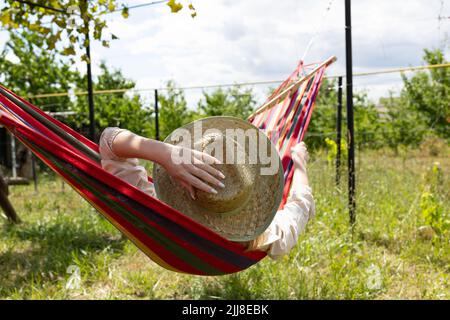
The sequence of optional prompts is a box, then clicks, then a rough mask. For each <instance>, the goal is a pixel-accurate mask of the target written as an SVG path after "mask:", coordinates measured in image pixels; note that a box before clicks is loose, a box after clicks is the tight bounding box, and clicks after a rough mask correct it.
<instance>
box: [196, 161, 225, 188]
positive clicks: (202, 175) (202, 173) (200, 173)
mask: <svg viewBox="0 0 450 320" xmlns="http://www.w3.org/2000/svg"><path fill="white" fill-rule="evenodd" d="M198 166H200V165H198ZM198 166H195V165H192V166H188V170H189V172H190V173H191V174H192V175H194V176H196V177H197V178H199V179H201V180H202V181H204V182H208V183H210V184H212V185H215V186H218V187H221V188H225V185H224V184H223V183H222V182H221V181H219V180H218V179H216V178H214V177H213V176H212V175H211V174H209V173H208V172H207V171H206V170H204V169H203V168H200V167H198Z"/></svg>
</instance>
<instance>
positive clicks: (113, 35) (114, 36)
mask: <svg viewBox="0 0 450 320" xmlns="http://www.w3.org/2000/svg"><path fill="white" fill-rule="evenodd" d="M111 39H112V40H116V39H119V37H118V36H116V35H115V34H114V33H111Z"/></svg>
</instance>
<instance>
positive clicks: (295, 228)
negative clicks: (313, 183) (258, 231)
mask: <svg viewBox="0 0 450 320" xmlns="http://www.w3.org/2000/svg"><path fill="white" fill-rule="evenodd" d="M314 215H315V203H314V198H313V196H312V193H311V188H310V187H309V186H306V185H304V186H302V187H301V188H300V190H293V192H292V194H291V197H290V198H289V200H288V202H287V203H286V205H285V206H284V208H283V209H282V210H280V211H278V212H277V214H276V215H275V218H274V219H273V221H272V223H271V224H270V226H269V227H268V228H267V229H266V231H265V232H264V234H263V236H264V238H265V241H264V242H263V243H262V246H266V247H267V246H269V247H268V250H267V253H268V255H269V256H270V257H271V258H273V259H277V258H279V257H281V256H283V255H285V254H287V253H289V252H290V251H291V250H292V248H293V247H294V246H295V245H296V244H297V240H298V237H299V235H300V234H301V233H302V232H303V231H304V230H305V228H306V224H307V223H308V221H309V219H310V218H312V217H313V216H314Z"/></svg>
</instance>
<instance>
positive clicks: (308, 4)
mask: <svg viewBox="0 0 450 320" xmlns="http://www.w3.org/2000/svg"><path fill="white" fill-rule="evenodd" d="M148 2H151V1H150V0H135V1H131V0H130V1H127V2H126V3H127V4H129V5H136V4H140V3H148ZM192 2H193V4H194V6H195V7H196V10H197V17H196V18H194V19H192V18H191V17H190V13H189V11H188V10H182V11H181V12H180V13H178V14H171V13H170V9H169V8H168V7H167V6H166V5H165V4H157V5H153V6H148V7H141V8H137V9H134V10H130V16H129V18H128V19H124V18H122V16H121V15H120V13H117V14H110V15H108V17H107V21H108V26H109V29H108V31H107V32H111V33H113V34H115V35H116V36H118V37H119V40H114V41H113V42H112V43H111V46H110V48H103V47H102V46H101V45H100V44H94V45H93V46H92V53H91V54H92V59H93V63H94V69H93V72H94V75H95V74H98V72H99V68H98V63H99V62H100V61H101V60H103V61H105V62H106V63H107V64H108V65H109V66H112V67H114V68H119V69H121V70H122V72H123V74H124V75H125V76H126V77H127V78H130V79H132V80H134V81H136V83H137V88H140V89H147V88H149V89H150V88H160V87H164V86H165V83H166V82H167V81H168V80H171V79H172V80H174V81H175V82H176V84H177V85H178V86H181V87H186V86H199V85H211V84H221V83H236V82H237V83H241V82H254V81H270V80H283V79H284V78H286V77H287V76H288V75H289V74H290V73H291V71H292V70H293V69H294V68H295V66H296V64H297V62H298V61H299V60H300V59H301V58H302V57H303V56H304V55H305V49H306V48H307V46H308V43H310V41H311V39H312V43H311V47H310V50H308V52H307V54H306V56H304V57H305V62H306V63H312V62H318V61H322V60H324V59H326V58H328V57H329V56H331V55H335V56H337V58H338V61H337V62H336V63H335V64H334V65H333V66H331V67H330V68H329V69H328V71H327V73H328V74H329V75H339V74H343V73H344V72H345V28H344V24H345V19H344V0H334V1H330V0H282V1H274V0H245V1H238V0H192ZM446 2H447V3H446ZM184 3H186V2H184ZM439 16H442V17H445V18H446V19H441V20H439V19H438V17H439ZM352 23H353V29H352V32H353V62H354V72H363V71H374V70H380V69H386V68H395V67H407V66H417V65H423V62H422V59H421V58H422V55H423V49H424V48H438V47H440V48H442V49H444V51H445V53H446V56H447V58H449V56H450V53H449V50H450V49H449V45H448V43H449V37H450V3H448V1H445V0H442V1H441V0H409V1H405V0H377V1H375V0H358V1H352ZM2 39H4V36H3V37H0V41H1V40H2ZM445 39H447V46H446V47H445V46H444V45H443V44H444V42H445ZM77 67H78V68H79V69H80V70H81V71H82V72H84V70H85V66H84V65H83V64H82V63H79V64H77ZM354 83H355V90H357V91H366V92H367V93H368V95H369V97H370V98H371V99H372V100H373V101H376V100H378V98H379V97H381V96H385V95H388V94H389V91H394V92H398V91H399V89H400V88H401V78H400V76H399V75H398V74H393V75H382V76H371V77H359V78H355V82H354ZM253 89H254V91H255V93H256V94H257V97H258V100H259V102H262V100H263V99H264V96H265V95H266V93H267V91H268V86H255V87H253ZM142 94H143V95H144V96H146V95H147V98H148V99H151V96H150V92H148V93H145V92H143V93H142ZM201 95H202V91H201V90H188V91H186V96H187V100H188V103H189V105H190V106H191V107H195V104H196V102H197V101H198V99H200V97H201Z"/></svg>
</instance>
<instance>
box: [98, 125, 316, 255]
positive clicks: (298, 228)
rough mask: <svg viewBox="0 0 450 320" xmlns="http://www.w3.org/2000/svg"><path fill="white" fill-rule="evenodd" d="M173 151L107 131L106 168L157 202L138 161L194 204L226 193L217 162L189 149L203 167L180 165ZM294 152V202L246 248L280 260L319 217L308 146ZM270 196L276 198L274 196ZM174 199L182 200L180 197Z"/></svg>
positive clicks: (128, 134)
mask: <svg viewBox="0 0 450 320" xmlns="http://www.w3.org/2000/svg"><path fill="white" fill-rule="evenodd" d="M173 148H179V147H177V146H174V145H171V144H168V143H164V142H160V141H156V140H152V139H148V138H144V137H141V136H139V135H137V134H134V133H132V132H130V131H128V130H124V129H120V128H106V129H105V130H104V131H103V133H102V135H101V138H100V155H101V159H102V160H101V163H102V167H103V168H104V169H105V170H106V171H108V172H110V173H111V174H113V175H115V176H117V177H119V178H121V179H123V180H125V181H127V182H128V183H130V184H132V185H134V186H136V187H137V188H139V189H141V190H142V191H144V192H146V193H149V194H151V195H152V196H155V197H156V195H155V190H154V186H153V184H152V183H149V182H148V180H147V172H146V170H145V168H144V167H142V166H139V165H138V159H144V160H149V161H153V162H155V163H157V164H159V165H161V166H162V167H163V168H164V169H165V170H166V171H167V173H168V174H169V175H170V177H171V178H172V179H173V180H174V181H177V182H178V183H179V185H181V186H182V187H183V188H184V189H186V191H187V193H188V194H189V195H190V197H191V198H192V199H193V200H191V201H194V202H195V201H196V198H197V197H196V190H197V189H198V190H201V191H204V192H206V193H209V194H217V193H218V192H220V191H221V190H222V189H223V188H225V187H226V186H225V185H224V184H223V182H224V181H225V180H224V178H225V177H224V175H223V174H222V173H221V172H220V171H219V170H217V169H215V168H214V167H213V166H211V165H208V164H206V163H205V162H208V161H210V162H209V163H220V162H219V161H218V160H217V159H216V158H214V157H212V156H210V155H208V154H206V153H203V152H200V151H196V150H191V149H189V150H188V151H189V152H191V153H192V156H193V157H194V158H196V159H198V160H199V161H198V163H194V164H184V163H181V164H176V163H174V161H173V160H172V157H171V154H172V152H173ZM291 151H292V159H293V162H294V167H295V169H294V170H295V172H294V177H293V181H292V187H291V193H290V197H289V199H288V202H287V203H286V205H285V206H284V208H283V209H282V210H279V211H278V212H277V213H276V215H275V217H274V218H273V220H272V222H271V223H270V225H269V227H268V228H267V229H266V230H265V231H264V232H263V233H262V234H260V235H259V236H258V237H256V239H254V240H252V241H246V242H245V243H246V245H247V246H248V248H249V249H251V250H254V249H255V250H263V251H266V252H267V253H268V255H269V256H270V257H272V258H274V259H276V258H278V257H281V256H282V255H285V254H287V253H288V252H289V251H290V250H291V249H292V248H293V247H294V246H295V245H296V243H297V239H298V237H299V234H300V233H301V232H303V230H304V229H305V227H306V224H307V222H308V220H309V219H310V218H311V217H313V216H314V214H315V206H314V199H313V197H312V194H311V188H310V187H309V184H308V176H307V172H306V163H307V159H308V152H307V149H306V145H305V144H304V143H303V142H302V143H299V144H297V145H296V146H294V147H293V148H292V150H291ZM269 192H272V194H273V192H274V191H271V190H269ZM173 196H174V197H177V195H176V194H174V195H173Z"/></svg>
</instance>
